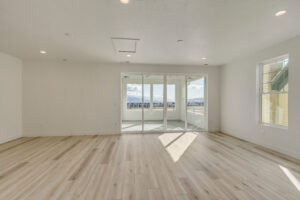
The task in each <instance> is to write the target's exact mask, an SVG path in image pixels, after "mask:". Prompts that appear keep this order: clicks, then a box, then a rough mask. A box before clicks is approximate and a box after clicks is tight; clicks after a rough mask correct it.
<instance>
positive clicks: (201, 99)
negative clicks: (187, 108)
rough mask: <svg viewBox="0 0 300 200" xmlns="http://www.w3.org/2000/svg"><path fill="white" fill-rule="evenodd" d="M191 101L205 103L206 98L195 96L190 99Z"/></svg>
mask: <svg viewBox="0 0 300 200" xmlns="http://www.w3.org/2000/svg"><path fill="white" fill-rule="evenodd" d="M188 102H189V103H204V98H194V99H189V100H188Z"/></svg>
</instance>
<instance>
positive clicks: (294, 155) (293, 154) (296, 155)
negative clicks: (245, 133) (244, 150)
mask: <svg viewBox="0 0 300 200" xmlns="http://www.w3.org/2000/svg"><path fill="white" fill-rule="evenodd" d="M221 132H223V133H225V134H228V135H231V136H233V137H236V138H239V139H242V140H245V141H248V142H251V143H253V144H257V145H260V146H263V147H266V148H268V149H271V150H273V151H277V152H279V153H282V154H285V155H287V156H290V157H292V158H295V159H299V160H300V152H292V151H290V150H288V149H284V148H280V147H277V146H273V145H270V144H266V143H264V142H261V141H256V140H253V139H250V138H248V137H241V136H240V135H235V134H232V133H230V131H225V130H222V131H221Z"/></svg>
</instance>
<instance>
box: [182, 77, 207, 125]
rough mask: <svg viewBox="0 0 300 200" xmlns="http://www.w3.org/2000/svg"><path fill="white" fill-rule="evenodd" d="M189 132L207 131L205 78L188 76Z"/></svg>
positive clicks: (187, 117)
mask: <svg viewBox="0 0 300 200" xmlns="http://www.w3.org/2000/svg"><path fill="white" fill-rule="evenodd" d="M186 81H187V112H186V113H187V116H186V119H187V130H198V131H199V130H200V131H202V130H203V131H204V130H207V115H206V102H205V96H206V95H205V92H206V87H205V77H203V76H187V80H186Z"/></svg>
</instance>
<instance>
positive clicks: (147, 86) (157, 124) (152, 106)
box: [144, 75, 164, 131]
mask: <svg viewBox="0 0 300 200" xmlns="http://www.w3.org/2000/svg"><path fill="white" fill-rule="evenodd" d="M163 130H164V76H163V75H144V131H163Z"/></svg>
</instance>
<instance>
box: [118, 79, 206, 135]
mask: <svg viewBox="0 0 300 200" xmlns="http://www.w3.org/2000/svg"><path fill="white" fill-rule="evenodd" d="M121 82H122V84H121V85H122V101H121V107H122V116H121V117H122V120H121V123H122V126H121V130H122V132H163V131H167V132H177V131H204V130H207V109H206V106H207V103H206V78H205V76H195V75H193V76H188V75H164V74H158V75H157V74H155V75H154V74H123V75H122V77H121Z"/></svg>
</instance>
